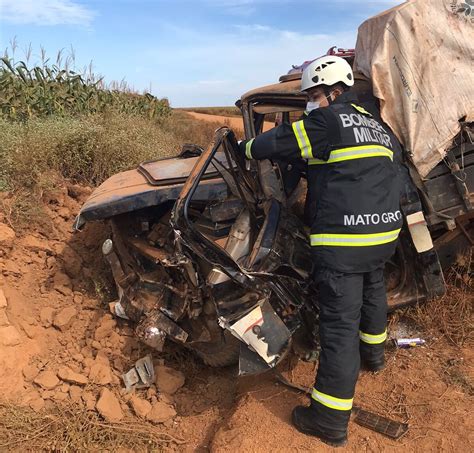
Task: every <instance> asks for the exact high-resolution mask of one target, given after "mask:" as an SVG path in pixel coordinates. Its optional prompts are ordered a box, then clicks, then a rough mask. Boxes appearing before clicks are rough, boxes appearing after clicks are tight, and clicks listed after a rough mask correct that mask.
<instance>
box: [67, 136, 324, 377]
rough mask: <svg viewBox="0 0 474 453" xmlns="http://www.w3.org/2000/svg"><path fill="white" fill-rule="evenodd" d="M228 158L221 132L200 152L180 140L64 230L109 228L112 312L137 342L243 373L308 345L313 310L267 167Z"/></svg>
mask: <svg viewBox="0 0 474 453" xmlns="http://www.w3.org/2000/svg"><path fill="white" fill-rule="evenodd" d="M239 156H240V155H239V153H238V148H237V142H236V139H235V137H234V134H233V132H232V131H231V130H230V129H227V128H221V129H219V130H217V132H216V136H215V140H214V142H213V143H212V144H211V145H210V146H209V147H208V149H207V150H206V151H203V150H202V149H200V148H199V147H197V146H187V147H185V149H184V150H183V152H182V153H181V155H179V156H177V157H175V158H168V159H162V160H158V161H154V162H145V163H143V164H141V165H140V166H139V167H138V169H137V170H131V171H127V172H123V173H120V174H117V175H115V176H113V177H111V178H109V179H108V180H107V181H105V182H104V183H103V184H102V185H101V186H100V187H98V188H97V189H96V190H95V191H94V192H93V194H92V195H91V197H90V198H89V200H88V201H87V202H86V203H85V205H84V206H83V207H82V209H81V211H80V214H79V216H78V218H77V219H76V228H80V227H81V226H82V225H83V224H84V223H85V222H86V221H91V220H102V219H107V221H108V222H109V223H110V225H111V231H112V237H111V238H110V239H107V240H106V241H105V242H104V244H103V253H104V255H105V258H106V260H107V261H108V263H109V264H110V266H111V269H112V272H113V276H114V279H115V282H116V285H117V290H118V296H119V300H118V301H117V302H116V303H115V305H114V312H115V314H116V315H117V316H121V317H122V318H125V319H129V320H130V321H131V322H132V323H134V325H135V326H136V334H137V336H138V337H139V338H140V339H141V340H142V341H143V342H145V343H146V344H148V345H149V346H151V347H153V348H155V349H157V350H161V349H162V348H163V345H164V343H165V340H172V341H174V342H178V343H181V344H183V345H184V346H186V347H188V348H190V349H192V350H194V351H195V352H196V353H197V354H198V355H199V356H200V357H201V358H202V359H203V360H204V361H205V362H206V363H207V364H209V365H212V366H224V365H229V364H231V363H235V362H236V361H237V360H238V359H239V363H240V372H241V374H245V373H253V372H258V371H262V370H265V369H268V368H269V367H273V366H275V365H276V364H277V363H278V362H279V361H280V360H281V359H282V358H283V357H284V355H285V354H286V352H287V351H288V350H289V348H290V345H291V340H292V338H296V337H297V336H298V335H300V336H301V337H302V338H303V340H302V342H301V344H304V343H306V348H305V349H306V350H307V351H312V350H314V349H315V347H316V344H317V310H316V309H315V308H314V307H313V306H312V304H313V303H314V301H315V295H314V294H313V290H312V288H311V285H309V278H308V277H309V275H310V273H311V271H312V268H311V266H312V262H311V257H310V248H309V245H308V241H307V235H306V233H305V229H304V225H303V224H302V222H301V220H300V219H299V218H298V217H297V216H295V215H294V214H293V213H292V212H291V209H290V208H291V206H290V200H289V199H288V198H287V197H286V195H285V192H284V187H283V184H282V180H281V177H280V174H279V172H278V170H277V168H276V167H274V166H273V165H272V163H271V162H269V161H267V162H264V163H261V164H258V165H255V166H252V167H251V168H248V167H247V163H246V162H244V161H243V160H242V157H239ZM238 340H241V341H240V342H239V341H238ZM244 345H248V346H249V347H246V346H244ZM303 349H304V348H303Z"/></svg>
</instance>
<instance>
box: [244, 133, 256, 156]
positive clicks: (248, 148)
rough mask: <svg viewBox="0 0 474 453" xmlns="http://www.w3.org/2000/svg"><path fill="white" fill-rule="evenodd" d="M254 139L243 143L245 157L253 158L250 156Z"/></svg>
mask: <svg viewBox="0 0 474 453" xmlns="http://www.w3.org/2000/svg"><path fill="white" fill-rule="evenodd" d="M254 140H255V139H254V138H252V139H250V140H249V141H248V142H247V143H246V144H245V157H246V158H247V159H253V157H252V143H253V141H254Z"/></svg>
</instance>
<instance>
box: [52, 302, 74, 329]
mask: <svg viewBox="0 0 474 453" xmlns="http://www.w3.org/2000/svg"><path fill="white" fill-rule="evenodd" d="M76 315H77V311H76V309H75V308H74V307H65V308H63V309H62V310H60V311H59V312H58V313H56V316H55V317H54V319H53V326H54V327H56V328H57V329H59V330H61V331H64V330H67V328H68V327H69V326H70V325H71V323H72V321H73V320H74V318H75V317H76Z"/></svg>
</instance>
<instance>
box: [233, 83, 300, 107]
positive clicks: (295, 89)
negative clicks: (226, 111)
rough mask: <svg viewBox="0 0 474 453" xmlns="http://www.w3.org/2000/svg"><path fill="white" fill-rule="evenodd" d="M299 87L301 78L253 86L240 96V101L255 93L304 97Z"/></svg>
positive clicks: (249, 97)
mask: <svg viewBox="0 0 474 453" xmlns="http://www.w3.org/2000/svg"><path fill="white" fill-rule="evenodd" d="M300 87H301V79H299V78H298V79H296V80H288V81H286V82H280V83H274V84H272V85H265V86H263V87H258V88H254V89H253V90H250V91H247V92H246V93H244V94H243V95H242V96H241V97H240V102H246V101H248V100H249V99H251V98H252V97H254V96H255V95H259V96H261V95H262V94H263V95H265V94H269V95H271V94H277V95H280V96H281V95H282V94H290V95H292V96H295V95H299V94H300V95H301V96H302V97H305V95H304V94H303V93H302V92H301V90H300Z"/></svg>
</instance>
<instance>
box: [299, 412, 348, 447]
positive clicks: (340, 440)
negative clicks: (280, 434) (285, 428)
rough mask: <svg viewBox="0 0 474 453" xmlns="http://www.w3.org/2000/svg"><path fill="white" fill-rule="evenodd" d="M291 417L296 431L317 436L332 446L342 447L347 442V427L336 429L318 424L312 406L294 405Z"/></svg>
mask: <svg viewBox="0 0 474 453" xmlns="http://www.w3.org/2000/svg"><path fill="white" fill-rule="evenodd" d="M291 419H292V422H293V425H294V426H295V427H296V429H297V430H298V431H300V432H302V433H304V434H309V435H310V436H315V437H318V438H319V439H320V440H321V441H323V442H324V443H326V444H328V445H331V446H332V447H343V446H344V445H346V444H347V429H345V430H341V431H337V430H333V429H327V428H323V427H321V426H319V425H318V416H317V413H316V411H315V410H314V408H313V407H312V406H309V407H305V406H296V407H295V408H294V409H293V413H292V414H291Z"/></svg>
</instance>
